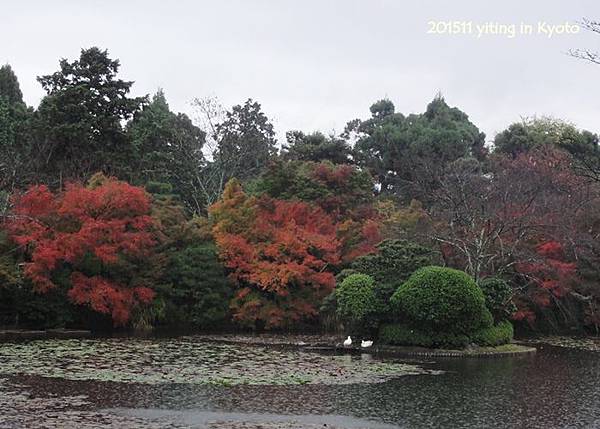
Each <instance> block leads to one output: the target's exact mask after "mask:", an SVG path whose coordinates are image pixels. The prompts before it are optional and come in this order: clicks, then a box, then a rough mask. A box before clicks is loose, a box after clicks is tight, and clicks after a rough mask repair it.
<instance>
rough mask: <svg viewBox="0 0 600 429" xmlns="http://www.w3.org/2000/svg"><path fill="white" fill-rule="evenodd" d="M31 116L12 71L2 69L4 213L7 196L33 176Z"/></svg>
mask: <svg viewBox="0 0 600 429" xmlns="http://www.w3.org/2000/svg"><path fill="white" fill-rule="evenodd" d="M31 116H32V111H31V110H30V109H28V108H27V106H26V105H25V103H24V102H23V94H22V93H21V89H20V87H19V81H18V79H17V76H16V75H15V73H14V72H13V70H12V68H11V67H10V66H9V65H8V64H6V65H4V66H2V67H0V193H1V194H2V195H0V206H1V207H0V213H1V212H2V211H3V208H5V206H6V204H5V203H6V196H7V195H8V194H9V193H11V192H12V191H13V190H14V189H15V188H16V187H19V186H21V185H23V184H24V183H25V182H26V181H27V179H28V177H29V176H30V175H31V173H33V169H32V168H31V166H30V165H29V162H30V159H31V148H30V125H31V124H30V119H31Z"/></svg>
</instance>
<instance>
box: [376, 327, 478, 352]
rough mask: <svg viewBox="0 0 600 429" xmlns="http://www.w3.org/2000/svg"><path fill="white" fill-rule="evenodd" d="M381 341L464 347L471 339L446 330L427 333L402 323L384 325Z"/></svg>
mask: <svg viewBox="0 0 600 429" xmlns="http://www.w3.org/2000/svg"><path fill="white" fill-rule="evenodd" d="M379 341H380V342H382V343H384V344H392V345H397V346H419V347H430V348H431V347H449V348H464V347H466V346H467V345H468V344H469V343H470V342H471V340H470V339H469V337H467V336H466V335H461V334H451V333H446V332H438V333H426V332H423V331H422V330H420V329H418V328H414V327H411V326H408V325H405V324H402V323H391V324H386V325H382V326H381V328H380V330H379Z"/></svg>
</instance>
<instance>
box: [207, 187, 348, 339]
mask: <svg viewBox="0 0 600 429" xmlns="http://www.w3.org/2000/svg"><path fill="white" fill-rule="evenodd" d="M242 195H243V192H242V191H241V188H239V187H238V185H237V184H235V183H230V184H228V186H227V189H226V191H225V194H224V196H223V200H222V201H220V202H219V203H217V204H215V205H214V206H213V207H212V208H211V210H210V213H211V216H212V217H213V219H214V220H215V225H214V233H215V238H216V242H217V246H218V248H219V254H220V257H221V259H222V260H223V262H224V264H225V266H226V267H228V268H229V270H230V271H231V277H232V278H233V279H234V280H235V281H236V283H237V284H238V285H240V287H241V288H240V290H239V291H238V293H237V295H236V297H235V298H234V300H233V302H232V304H231V307H232V309H233V311H234V319H236V320H238V321H240V322H242V323H246V324H254V323H255V322H256V321H261V322H264V323H265V325H266V327H267V328H274V327H281V326H286V325H289V324H290V323H292V322H295V321H301V320H306V319H310V318H312V317H314V316H315V315H316V314H317V306H318V304H319V302H320V300H321V299H322V298H323V297H324V296H326V295H327V294H328V293H330V292H331V290H332V289H333V287H334V285H335V278H334V276H333V274H332V273H331V272H330V271H328V268H329V267H330V266H335V265H337V264H339V262H340V255H341V253H340V252H341V243H340V241H339V240H338V238H337V236H336V234H337V227H336V224H335V223H334V221H333V220H332V218H331V216H330V215H328V214H327V213H325V212H324V211H323V209H321V208H320V207H314V206H311V205H309V204H307V203H304V202H299V201H281V200H274V199H271V198H268V197H263V198H261V199H260V200H257V199H255V198H251V197H246V196H244V197H243V198H242V197H241V196H242ZM232 201H235V204H232ZM249 213H252V216H248V214H249ZM241 218H244V219H245V220H246V223H245V224H240V223H239V222H232V219H241Z"/></svg>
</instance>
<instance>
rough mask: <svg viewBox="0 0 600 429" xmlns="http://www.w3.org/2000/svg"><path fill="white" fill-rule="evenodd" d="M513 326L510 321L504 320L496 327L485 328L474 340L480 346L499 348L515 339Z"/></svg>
mask: <svg viewBox="0 0 600 429" xmlns="http://www.w3.org/2000/svg"><path fill="white" fill-rule="evenodd" d="M513 335H514V330H513V325H512V323H510V322H509V321H508V320H504V321H502V322H500V323H498V324H497V325H495V326H491V327H489V328H483V329H480V330H479V331H477V332H476V333H475V334H474V335H473V337H472V340H473V342H474V343H475V344H478V345H480V346H499V345H501V344H507V343H510V342H511V341H512V339H513Z"/></svg>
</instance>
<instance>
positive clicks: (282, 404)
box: [11, 347, 600, 428]
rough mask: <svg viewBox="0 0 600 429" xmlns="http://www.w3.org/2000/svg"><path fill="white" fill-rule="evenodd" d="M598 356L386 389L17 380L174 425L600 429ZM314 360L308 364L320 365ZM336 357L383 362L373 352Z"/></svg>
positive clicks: (569, 356)
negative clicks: (219, 415) (228, 417)
mask: <svg viewBox="0 0 600 429" xmlns="http://www.w3.org/2000/svg"><path fill="white" fill-rule="evenodd" d="M296 357H297V358H298V359H303V357H302V355H297V356H296ZM599 358H600V354H598V353H593V352H584V351H577V350H566V349H559V348H554V347H543V348H541V349H540V350H539V351H538V353H537V354H534V355H526V356H521V357H505V358H497V359H474V358H470V359H436V362H435V363H431V364H421V365H422V366H424V367H426V368H433V369H439V370H443V371H444V372H443V373H442V374H440V375H408V376H403V377H398V378H394V379H392V380H389V381H387V382H384V383H380V384H369V383H358V384H350V385H347V384H346V385H345V384H309V385H286V386H281V385H279V386H278V385H239V386H218V385H212V386H203V385H197V384H186V383H178V384H173V383H168V384H155V385H148V384H141V383H114V382H99V381H82V380H64V379H51V378H44V377H39V376H13V377H11V380H12V381H18V382H19V383H20V384H21V385H23V386H24V387H23V389H27V390H28V391H30V392H31V393H32V394H33V395H34V396H36V395H37V396H47V395H49V394H54V395H59V396H60V395H70V396H77V395H87V397H88V400H89V401H90V403H91V404H92V405H91V406H92V407H94V408H96V409H98V408H100V409H108V408H110V409H112V408H120V409H121V411H119V412H120V413H125V414H127V415H131V416H135V417H137V418H149V416H148V411H144V409H146V410H148V409H162V410H170V411H169V415H170V416H171V417H172V418H173V419H176V418H177V416H178V415H179V417H181V418H182V419H183V418H184V417H185V418H186V419H188V420H189V419H192V420H193V416H194V413H197V417H198V418H200V417H201V412H206V411H212V412H215V411H217V412H219V411H220V412H229V413H264V414H278V415H290V414H293V415H300V414H301V415H325V414H326V415H335V416H354V417H356V418H361V419H370V420H374V421H378V422H381V423H387V424H391V425H396V426H399V427H409V428H413V427H414V428H420V427H439V428H453V427H469V428H471V427H472V428H483V427H485V428H496V427H498V428H500V427H526V428H538V427H539V428H562V427H565V428H566V427H600V389H599V388H598V384H599V382H600V359H599ZM307 359H309V361H308V363H306V362H304V363H303V364H306V365H310V364H311V361H310V359H315V358H314V357H311V356H309V357H307ZM317 359H318V358H317ZM339 359H340V360H338V362H342V363H344V362H346V363H353V362H354V363H356V362H357V361H358V362H361V363H363V364H368V363H372V362H379V359H377V358H374V357H372V356H370V355H368V354H364V355H359V356H349V355H348V356H344V357H341V358H339ZM312 363H313V364H314V362H312ZM274 365H275V366H276V363H274ZM123 408H125V410H123ZM144 413H146V414H144ZM178 413H179V414H178ZM163 417H164V416H163ZM348 427H349V426H348Z"/></svg>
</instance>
